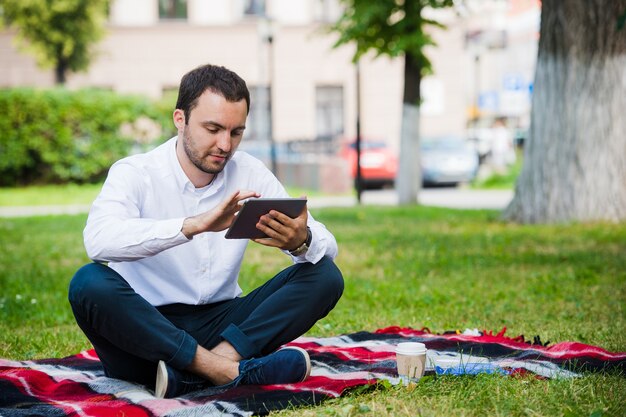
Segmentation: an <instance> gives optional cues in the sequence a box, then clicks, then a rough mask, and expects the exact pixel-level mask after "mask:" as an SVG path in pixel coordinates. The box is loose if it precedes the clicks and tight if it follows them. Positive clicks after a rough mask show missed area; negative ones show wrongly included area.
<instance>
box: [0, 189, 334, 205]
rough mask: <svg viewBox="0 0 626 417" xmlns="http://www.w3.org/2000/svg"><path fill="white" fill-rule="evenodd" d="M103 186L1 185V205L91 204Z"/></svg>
mask: <svg viewBox="0 0 626 417" xmlns="http://www.w3.org/2000/svg"><path fill="white" fill-rule="evenodd" d="M101 188H102V184H82V185H78V184H64V185H36V186H35V185H33V186H29V187H19V188H11V187H0V207H3V206H5V207H8V206H44V205H67V204H91V203H92V202H93V200H94V199H95V198H96V196H97V195H98V193H99V192H100V189H101ZM287 192H289V195H291V196H293V197H300V196H302V195H306V196H308V197H315V196H320V195H322V193H321V192H319V191H313V190H307V189H303V188H295V187H294V188H289V189H288V190H287Z"/></svg>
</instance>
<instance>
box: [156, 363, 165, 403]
mask: <svg viewBox="0 0 626 417" xmlns="http://www.w3.org/2000/svg"><path fill="white" fill-rule="evenodd" d="M167 381H168V378H167V367H166V366H165V362H163V361H159V365H158V366H157V374H156V384H155V386H154V396H155V397H157V398H165V393H166V392H167Z"/></svg>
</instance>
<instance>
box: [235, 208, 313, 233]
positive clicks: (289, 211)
mask: <svg viewBox="0 0 626 417" xmlns="http://www.w3.org/2000/svg"><path fill="white" fill-rule="evenodd" d="M306 201H307V200H306V198H251V199H250V200H246V201H245V202H244V203H243V205H242V207H241V210H239V213H237V217H236V218H235V220H234V221H233V223H232V224H231V225H230V227H229V228H228V231H227V232H226V239H257V238H264V237H267V235H266V234H265V233H263V232H262V231H260V230H259V229H257V228H256V224H257V223H258V222H259V218H261V216H263V215H264V214H267V213H269V212H270V210H276V211H278V212H281V213H283V214H286V215H287V216H289V217H291V218H292V219H293V218H295V217H298V216H299V215H300V213H302V210H303V209H304V207H305V206H306Z"/></svg>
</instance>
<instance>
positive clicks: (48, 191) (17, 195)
mask: <svg viewBox="0 0 626 417" xmlns="http://www.w3.org/2000/svg"><path fill="white" fill-rule="evenodd" d="M101 188H102V184H82V185H77V184H64V185H33V186H29V187H19V188H10V187H2V188H0V206H43V205H65V204H91V202H92V201H93V200H94V199H95V198H96V196H97V195H98V193H99V192H100V189H101Z"/></svg>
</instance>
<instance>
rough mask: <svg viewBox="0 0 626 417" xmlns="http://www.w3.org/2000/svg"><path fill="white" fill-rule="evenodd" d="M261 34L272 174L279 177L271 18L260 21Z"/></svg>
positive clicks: (272, 23)
mask: <svg viewBox="0 0 626 417" xmlns="http://www.w3.org/2000/svg"><path fill="white" fill-rule="evenodd" d="M259 33H260V35H261V38H262V39H263V42H266V43H267V94H268V97H267V134H268V139H269V142H270V160H271V163H272V172H273V173H274V175H275V176H276V177H278V166H277V163H276V143H275V141H274V123H273V112H272V107H273V106H272V104H273V101H274V100H273V91H272V90H273V88H272V87H273V84H274V21H273V19H272V18H271V17H269V16H267V15H265V14H264V15H263V16H261V17H260V19H259Z"/></svg>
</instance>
